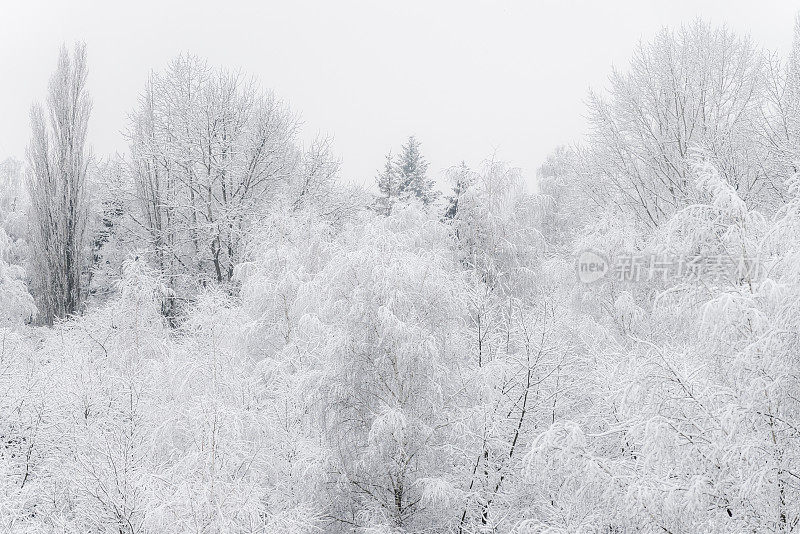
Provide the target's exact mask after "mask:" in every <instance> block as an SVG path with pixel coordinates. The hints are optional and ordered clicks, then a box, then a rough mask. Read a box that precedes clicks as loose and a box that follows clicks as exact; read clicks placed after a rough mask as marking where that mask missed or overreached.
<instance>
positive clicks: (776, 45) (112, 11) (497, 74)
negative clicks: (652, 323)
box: [0, 0, 800, 183]
mask: <svg viewBox="0 0 800 534" xmlns="http://www.w3.org/2000/svg"><path fill="white" fill-rule="evenodd" d="M798 9H800V3H797V2H790V1H786V2H778V1H761V2H741V1H677V2H675V1H666V0H662V1H655V2H644V1H625V2H589V1H585V2H578V1H561V2H555V1H528V2H523V1H520V2H510V1H497V2H488V1H486V2H483V1H472V0H459V1H453V2H436V1H432V0H429V1H424V0H423V1H417V0H401V1H392V2H386V1H363V2H356V1H319V2H305V1H295V0H282V1H280V2H274V1H268V0H263V1H254V2H247V3H245V2H241V3H240V2H234V1H227V2H226V1H222V0H216V1H213V2H204V1H192V2H170V1H167V0H161V1H156V2H152V1H149V0H148V1H139V0H131V1H128V2H113V3H112V2H82V1H76V0H71V1H69V2H64V1H59V2H52V3H49V2H36V1H21V0H14V1H8V0H2V2H1V3H0V160H2V159H5V157H8V156H15V157H17V158H20V159H21V158H24V154H25V146H26V145H27V143H28V138H29V135H30V127H29V123H28V112H29V108H30V105H31V102H32V101H33V100H36V99H39V100H41V99H42V98H43V96H44V93H45V89H46V86H47V80H48V78H49V76H50V72H51V71H52V70H53V68H54V67H55V63H56V57H57V54H58V48H59V46H60V45H61V44H62V43H63V42H67V43H69V44H71V43H72V42H73V41H75V40H82V41H84V42H86V44H87V47H88V54H89V68H90V73H89V76H90V79H89V84H90V91H91V94H92V99H93V102H94V108H93V115H92V119H91V122H90V133H89V136H90V144H91V145H92V147H93V151H94V153H95V154H96V155H97V156H104V155H106V154H110V153H113V152H115V151H119V152H125V150H126V146H125V141H124V139H123V137H122V135H121V133H120V131H121V129H122V128H123V127H124V125H125V123H126V120H127V114H128V113H129V112H130V111H131V110H132V109H133V108H134V106H135V105H136V100H137V95H138V94H139V92H140V91H141V89H142V87H143V86H144V82H145V79H146V77H147V75H148V72H149V71H150V70H151V69H162V68H163V67H164V66H165V65H166V64H167V62H168V61H169V60H170V59H172V58H173V57H175V56H176V55H177V54H179V53H180V52H186V51H189V52H192V53H194V54H197V55H201V56H204V57H206V58H207V59H208V60H209V62H210V63H211V64H212V65H224V66H229V67H240V68H242V69H243V70H244V71H246V72H248V73H252V74H254V75H256V76H258V78H259V79H260V80H261V82H262V84H263V85H264V86H265V87H269V88H272V89H274V90H275V92H276V93H277V94H278V95H279V96H281V97H282V98H284V99H285V100H287V101H288V102H289V103H290V104H291V106H292V108H293V109H294V110H295V111H297V112H299V113H300V114H301V116H302V118H303V121H304V124H305V126H304V133H303V138H304V139H305V140H309V139H311V138H313V137H314V135H315V134H317V133H327V134H331V135H333V137H334V147H335V150H336V152H337V153H338V155H339V156H340V157H341V159H342V169H343V173H342V174H343V178H344V179H345V180H347V181H355V182H359V183H371V182H372V178H373V176H374V175H375V171H376V169H378V168H379V167H380V166H381V165H382V163H383V156H384V154H385V153H386V152H387V151H388V150H389V149H396V148H397V147H398V146H399V145H400V144H401V143H402V142H403V141H404V139H405V138H406V137H407V136H408V135H410V134H414V135H416V136H417V137H418V138H419V139H420V140H421V141H422V143H423V152H424V154H425V155H426V156H427V158H428V160H429V161H430V163H431V170H432V171H433V172H434V174H435V175H436V176H438V175H439V174H440V173H441V171H442V170H443V169H445V168H447V167H448V166H450V165H453V164H456V163H458V162H459V161H461V160H466V161H467V163H469V164H471V165H476V164H478V163H479V162H480V161H481V160H482V159H484V158H485V157H487V156H489V155H490V154H492V153H495V154H496V155H497V157H499V158H500V159H503V160H506V161H509V162H511V163H512V164H513V165H516V166H519V167H521V168H522V169H523V170H524V172H525V173H526V175H527V176H528V177H529V179H530V180H531V181H532V179H533V176H534V175H535V172H536V168H537V167H538V166H539V164H540V163H541V162H542V161H543V160H544V158H545V157H546V155H547V154H548V152H550V150H552V149H553V148H554V147H555V146H557V145H559V144H565V143H570V142H572V141H576V140H579V139H580V137H581V136H582V134H583V133H584V131H585V119H584V115H585V112H584V110H585V108H584V104H583V102H584V100H585V98H586V95H587V91H588V89H589V87H593V88H602V87H603V86H604V85H605V82H606V79H607V77H608V74H609V72H610V70H611V66H612V64H613V65H617V66H624V65H625V64H626V62H627V60H628V58H629V57H630V54H631V52H632V50H633V48H634V46H635V45H636V43H637V41H639V40H640V39H643V40H648V39H650V38H651V37H652V36H653V35H654V34H655V33H656V32H657V31H658V30H659V29H660V28H661V27H662V26H665V25H667V26H677V25H679V24H681V23H682V22H689V21H691V20H692V19H694V18H695V17H697V16H700V17H702V18H704V19H706V20H710V21H711V22H713V23H717V24H722V23H725V24H727V25H728V27H730V28H731V29H733V30H735V31H737V32H741V33H749V34H750V35H751V37H752V38H753V40H754V41H755V42H757V43H758V44H760V45H762V46H764V47H766V48H768V49H771V50H776V51H779V52H782V53H785V52H786V51H788V49H789V46H790V44H791V38H792V27H793V21H794V17H795V15H796V12H797V10H798Z"/></svg>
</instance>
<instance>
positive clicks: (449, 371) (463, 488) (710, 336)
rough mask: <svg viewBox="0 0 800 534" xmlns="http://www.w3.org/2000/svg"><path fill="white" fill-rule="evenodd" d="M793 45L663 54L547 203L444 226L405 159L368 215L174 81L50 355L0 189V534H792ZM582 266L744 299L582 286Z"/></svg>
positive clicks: (445, 205)
mask: <svg viewBox="0 0 800 534" xmlns="http://www.w3.org/2000/svg"><path fill="white" fill-rule="evenodd" d="M796 34H797V36H798V38H797V39H796V40H795V44H794V47H793V51H792V53H791V54H790V55H789V57H787V58H785V59H779V58H777V57H775V56H769V55H766V54H765V53H764V52H762V51H761V50H760V49H759V48H757V47H756V46H754V45H753V44H751V43H750V42H749V41H748V40H747V39H743V38H740V37H738V36H736V35H734V34H732V33H731V32H729V31H727V30H717V29H714V28H712V27H710V26H707V25H705V24H702V23H699V22H698V23H695V24H692V25H689V26H686V27H684V28H681V29H679V30H677V31H670V30H664V31H663V32H662V33H660V34H659V35H658V36H656V37H655V38H654V40H653V41H652V42H650V43H646V44H643V45H641V46H640V47H639V48H638V49H637V51H636V53H635V54H634V58H633V60H632V62H631V65H630V67H629V68H628V69H626V70H624V71H617V72H614V73H613V75H612V77H611V81H610V90H609V91H608V92H606V93H603V94H599V93H598V94H595V95H593V96H592V97H591V98H590V102H589V117H590V122H591V125H592V132H591V134H590V135H589V137H588V138H587V139H586V140H585V142H583V143H581V144H579V145H576V146H572V147H562V148H559V149H557V150H555V151H554V152H553V154H552V155H551V156H550V157H549V158H548V160H547V161H546V162H545V163H544V165H543V166H542V168H541V170H540V172H539V192H538V193H537V194H532V193H531V192H529V191H528V190H527V189H526V187H525V177H524V176H523V174H522V172H521V171H520V170H519V169H515V168H514V167H512V166H510V165H508V164H506V163H503V162H499V161H495V160H487V161H486V162H484V163H483V164H482V165H481V166H480V167H479V168H476V169H470V168H469V167H467V166H466V165H464V164H461V165H459V166H455V167H453V168H452V169H450V170H448V171H447V172H446V178H447V179H448V180H449V181H451V182H452V186H453V190H452V194H451V195H450V196H449V197H448V199H447V201H445V202H441V201H438V199H437V198H436V197H437V195H436V194H435V193H434V192H433V189H432V184H431V180H430V178H429V177H428V175H427V171H428V169H427V165H426V163H425V160H424V157H422V153H421V149H420V147H421V145H420V144H419V142H418V141H417V140H416V139H413V138H411V139H410V140H409V141H408V143H407V144H406V145H404V147H403V149H402V154H401V156H399V157H394V158H393V157H391V156H389V157H387V159H386V165H385V168H384V170H383V171H382V172H381V173H380V175H379V179H378V182H379V184H378V185H379V190H380V191H379V194H378V195H375V196H371V195H369V194H367V193H366V192H364V191H362V190H360V189H358V188H350V187H346V186H344V185H342V183H341V181H340V179H339V177H338V164H337V162H336V161H335V160H334V159H333V158H331V156H330V149H329V144H328V142H327V141H326V140H324V139H322V140H319V141H318V142H316V143H314V144H312V145H311V146H309V147H302V146H301V145H300V143H299V142H298V140H297V138H296V131H297V128H298V123H297V120H296V116H295V115H294V114H293V113H292V112H291V111H290V110H289V109H288V108H287V107H286V106H285V105H284V104H282V103H281V102H280V101H279V100H278V99H277V98H276V97H275V96H273V95H271V94H270V93H268V92H264V91H262V90H261V89H260V88H259V87H258V85H257V84H255V82H252V81H250V80H248V79H247V78H245V77H244V76H243V75H241V74H237V73H229V72H225V71H215V70H213V69H211V68H209V67H208V66H207V65H206V64H205V63H204V62H203V61H201V60H199V59H197V58H193V57H180V58H178V59H177V60H176V61H175V62H173V63H172V64H171V65H170V66H169V67H168V68H167V69H166V70H165V71H163V72H157V73H154V74H153V75H152V76H151V78H150V79H149V80H148V82H147V84H146V86H145V89H144V91H143V93H142V98H141V101H140V102H139V105H138V107H137V109H136V110H135V112H134V113H133V114H132V118H131V122H130V125H129V139H130V143H131V150H130V155H128V156H127V157H126V158H124V159H122V160H110V161H106V162H101V163H97V164H96V165H93V166H92V167H91V169H90V170H91V172H90V175H91V176H90V178H91V179H90V180H88V182H87V183H88V185H87V186H86V187H87V192H86V195H87V198H88V199H90V202H89V204H90V205H91V206H90V209H89V210H88V215H87V217H88V221H89V222H88V223H87V235H88V237H87V240H88V241H87V246H86V251H85V254H86V259H85V261H86V262H87V263H86V264H87V265H89V266H90V268H89V271H90V273H91V276H90V278H89V280H88V282H87V283H88V284H89V286H88V287H89V289H88V293H89V295H90V300H89V304H88V305H87V307H86V308H87V309H86V311H85V313H83V314H82V315H80V316H75V317H72V318H70V319H69V320H66V321H56V322H55V324H54V325H53V326H52V327H49V328H47V327H38V328H34V327H31V326H28V325H25V324H24V323H25V321H27V320H29V319H30V316H31V314H33V313H35V308H34V307H33V300H32V299H31V297H30V295H29V294H28V293H27V291H26V286H25V283H24V282H25V280H26V277H27V278H31V277H33V278H35V277H36V276H37V271H36V270H37V269H38V268H39V267H38V264H37V263H36V260H33V261H31V259H30V256H29V254H28V252H27V251H28V250H29V248H30V247H29V244H28V235H29V234H28V231H29V230H28V227H27V226H26V225H25V224H22V223H21V221H22V222H24V221H25V215H24V214H25V206H26V205H28V204H29V203H30V202H31V200H29V199H28V198H27V197H26V196H25V194H24V190H22V189H21V188H20V187H19V183H20V178H19V177H20V176H21V172H22V170H21V165H20V164H18V163H15V162H13V161H9V162H7V163H5V164H3V165H2V166H0V176H2V177H3V178H4V179H3V187H2V188H1V189H0V194H1V195H2V196H1V197H0V207H2V210H3V211H2V215H3V216H2V218H0V223H2V232H0V298H2V299H3V300H5V301H7V302H10V303H12V305H11V306H9V307H8V308H7V309H8V310H9V311H7V312H4V315H3V316H1V317H0V318H2V319H3V325H2V330H0V335H1V336H2V339H1V340H0V341H2V342H1V343H0V444H1V445H2V446H0V492H2V497H3V499H2V505H0V522H2V525H3V529H4V530H5V531H9V532H115V533H119V532H124V533H130V534H133V533H145V532H154V533H155V532H188V531H192V532H241V533H244V532H298V533H299V532H309V533H310V532H364V533H374V534H377V533H400V532H408V533H411V532H415V533H422V532H440V533H447V532H452V533H456V532H457V533H462V534H467V533H476V534H477V533H484V532H519V533H522V532H639V531H642V532H673V533H677V532H720V533H723V532H725V533H727V532H791V531H793V530H796V529H797V528H798V525H800V498H799V497H798V495H800V492H799V490H800V473H799V472H798V467H797V466H798V462H800V422H798V421H800V404H798V392H800V383H798V381H799V380H800V359H798V354H800V346H798V333H800V323H799V321H800V255H799V254H800V251H798V249H797V244H798V243H800V177H799V176H800V175H798V174H797V165H798V157H800V153H798V151H797V147H796V141H797V133H798V131H799V130H798V124H800V105H798V102H800V100H798V96H797V95H798V94H800V89H799V87H800V86H798V75H797V73H798V69H800V63H798V61H800V26H798V29H797V30H796ZM33 202H35V200H33ZM376 207H377V209H376ZM37 213H38V212H37V211H36V209H34V210H33V211H32V212H31V213H30V214H29V215H28V218H29V219H30V218H31V217H36V214H37ZM586 248H593V249H596V250H598V251H600V252H602V253H604V254H605V255H607V257H608V258H614V257H626V256H630V257H633V256H637V257H647V258H651V257H659V258H661V257H669V258H686V257H696V256H701V257H704V258H716V259H717V261H719V262H721V264H724V265H734V266H736V269H734V270H732V271H729V272H727V273H726V274H727V275H728V276H720V273H719V272H714V273H698V274H697V275H696V276H688V275H683V276H663V277H660V276H642V277H640V278H638V279H637V280H633V281H625V280H622V279H618V278H617V277H615V276H606V277H605V278H603V279H602V280H600V281H597V282H595V283H593V284H590V285H586V284H582V283H580V282H579V281H578V280H577V277H576V275H575V257H576V255H577V254H578V253H580V252H581V251H583V250H584V249H586ZM25 268H27V270H28V274H27V275H26V272H25ZM34 287H36V286H34ZM101 296H102V298H101ZM178 302H180V303H181V304H180V305H178V304H176V303H178ZM39 313H42V310H39Z"/></svg>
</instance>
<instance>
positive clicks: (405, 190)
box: [395, 135, 439, 206]
mask: <svg viewBox="0 0 800 534" xmlns="http://www.w3.org/2000/svg"><path fill="white" fill-rule="evenodd" d="M421 146H422V145H421V143H420V142H419V141H417V140H416V138H415V137H414V136H413V135H412V136H411V137H409V138H408V141H407V142H406V144H404V145H403V146H402V151H401V153H400V154H399V155H398V156H397V159H396V161H395V167H396V168H397V172H398V174H399V175H400V193H401V196H408V197H412V196H414V197H416V198H418V199H419V200H421V201H422V203H423V204H424V205H426V206H427V205H428V204H430V203H432V202H434V201H435V200H436V198H437V197H438V196H439V195H438V191H435V190H434V184H433V180H430V179H428V176H427V173H428V162H427V161H425V158H424V157H423V156H422V153H421V152H420V147H421Z"/></svg>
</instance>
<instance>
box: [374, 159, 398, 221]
mask: <svg viewBox="0 0 800 534" xmlns="http://www.w3.org/2000/svg"><path fill="white" fill-rule="evenodd" d="M375 180H376V181H377V182H378V189H379V190H380V192H381V195H382V196H381V197H380V198H378V201H377V207H378V211H380V212H382V213H384V214H386V215H391V214H392V207H393V206H394V204H395V202H397V200H398V197H399V196H400V186H401V182H400V176H399V175H398V173H397V168H396V167H395V165H394V162H393V161H392V153H391V152H389V153H388V154H386V163H385V164H384V166H383V171H381V172H380V173H378V176H377V177H376V178H375Z"/></svg>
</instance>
